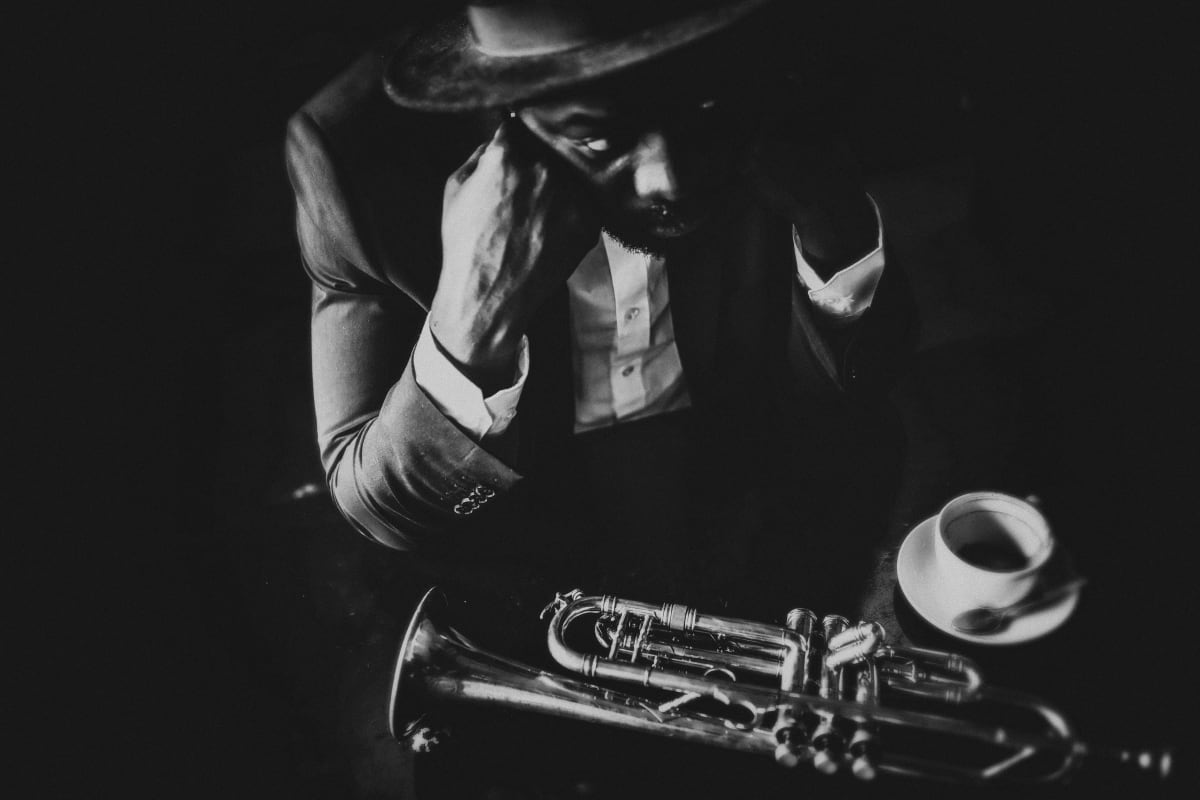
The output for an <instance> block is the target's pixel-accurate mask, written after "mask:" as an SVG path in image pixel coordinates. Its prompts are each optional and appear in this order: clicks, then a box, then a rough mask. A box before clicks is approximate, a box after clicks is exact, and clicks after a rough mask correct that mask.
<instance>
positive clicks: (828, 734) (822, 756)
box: [812, 720, 846, 775]
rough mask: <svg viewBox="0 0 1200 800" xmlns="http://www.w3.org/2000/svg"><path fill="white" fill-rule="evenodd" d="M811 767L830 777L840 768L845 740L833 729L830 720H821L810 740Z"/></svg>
mask: <svg viewBox="0 0 1200 800" xmlns="http://www.w3.org/2000/svg"><path fill="white" fill-rule="evenodd" d="M812 747H813V759H812V763H813V767H814V768H815V769H816V770H817V771H818V772H823V773H825V774H826V775H832V774H833V773H835V772H837V771H838V767H839V766H841V763H842V756H843V755H844V753H845V749H846V740H845V739H844V738H843V737H842V735H841V734H840V733H838V732H837V730H835V729H834V727H833V721H832V720H822V721H821V724H820V726H819V727H818V728H817V731H816V733H814V734H813V738H812Z"/></svg>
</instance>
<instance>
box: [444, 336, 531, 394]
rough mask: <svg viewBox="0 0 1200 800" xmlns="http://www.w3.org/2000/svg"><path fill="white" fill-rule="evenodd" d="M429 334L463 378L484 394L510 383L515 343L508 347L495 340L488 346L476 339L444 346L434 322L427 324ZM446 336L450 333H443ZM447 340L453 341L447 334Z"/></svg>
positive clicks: (445, 343)
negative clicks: (470, 341) (494, 342)
mask: <svg viewBox="0 0 1200 800" xmlns="http://www.w3.org/2000/svg"><path fill="white" fill-rule="evenodd" d="M430 333H431V334H432V335H431V338H432V339H433V343H434V345H435V346H436V347H437V349H438V352H440V353H441V354H442V355H443V356H444V357H445V358H446V360H447V361H449V362H450V363H451V364H453V365H454V367H455V368H456V369H457V370H458V371H459V372H461V373H462V374H463V376H464V377H466V378H467V380H469V381H471V383H473V384H475V385H476V386H477V387H479V389H480V391H481V392H483V394H485V395H491V394H494V393H495V392H498V391H500V390H501V389H504V388H506V387H508V386H509V385H511V384H512V382H513V377H514V375H515V374H516V366H517V352H518V347H519V338H518V343H516V344H513V345H512V346H511V347H510V346H506V345H504V344H503V343H496V344H494V345H492V346H490V347H485V346H482V345H481V344H479V343H474V344H461V343H460V344H458V345H457V346H447V344H448V343H447V342H444V341H443V334H442V333H440V332H439V331H438V329H437V326H436V323H431V324H430ZM447 338H450V337H447ZM451 341H456V340H455V339H453V338H451Z"/></svg>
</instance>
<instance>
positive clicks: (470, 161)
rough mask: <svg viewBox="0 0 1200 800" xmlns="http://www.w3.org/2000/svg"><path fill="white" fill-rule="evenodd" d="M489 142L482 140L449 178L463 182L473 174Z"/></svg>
mask: <svg viewBox="0 0 1200 800" xmlns="http://www.w3.org/2000/svg"><path fill="white" fill-rule="evenodd" d="M488 144H489V142H484V143H483V144H481V145H479V147H476V148H475V151H474V152H473V153H471V155H470V156H469V157H468V158H467V160H466V161H465V162H463V165H462V166H461V167H459V168H458V169H457V170H455V171H454V174H453V175H451V176H450V177H451V179H453V180H454V181H456V182H457V183H459V184H462V183H465V182H466V180H467V178H470V177H471V176H472V175H473V174H475V169H476V168H477V167H478V166H479V159H480V158H482V157H483V153H484V151H485V150H487V148H488Z"/></svg>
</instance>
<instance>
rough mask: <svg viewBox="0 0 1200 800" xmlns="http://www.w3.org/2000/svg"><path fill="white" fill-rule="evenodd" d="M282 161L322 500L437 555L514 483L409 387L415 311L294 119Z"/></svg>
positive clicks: (329, 160)
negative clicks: (305, 326)
mask: <svg viewBox="0 0 1200 800" xmlns="http://www.w3.org/2000/svg"><path fill="white" fill-rule="evenodd" d="M286 153H287V162H288V169H289V176H290V178H291V181H292V186H293V188H294V190H295V194H296V209H297V210H296V226H297V234H298V238H299V243H300V249H301V255H302V258H303V263H304V267H305V270H306V271H307V273H308V275H309V278H310V279H311V281H312V373H313V393H314V400H315V407H316V418H317V429H318V430H317V435H318V442H319V445H320V451H321V460H322V464H323V466H324V468H325V473H326V477H327V480H328V483H329V488H330V492H331V494H332V497H333V500H334V502H335V503H336V505H337V507H338V509H339V510H340V511H341V512H342V514H343V515H344V516H345V517H346V519H348V520H349V521H350V523H351V524H352V525H353V526H354V527H355V528H356V529H357V530H358V531H360V532H361V533H363V534H364V535H366V536H368V537H370V538H372V539H375V540H377V541H379V542H381V543H383V544H385V545H389V546H391V547H394V548H397V549H402V550H410V549H417V548H423V547H425V546H426V545H430V544H433V543H435V542H436V544H438V545H441V546H444V545H446V544H447V542H446V538H447V537H453V536H454V534H455V532H456V531H459V530H463V529H466V528H468V527H472V526H474V525H477V524H478V523H479V521H480V520H485V519H486V518H487V517H488V513H487V509H485V506H487V505H488V503H489V502H492V501H493V500H495V499H496V498H499V497H502V496H503V495H504V494H505V493H507V492H508V491H510V490H511V489H512V488H513V487H514V486H515V485H516V484H517V483H518V482H519V481H520V478H521V476H520V475H518V474H517V473H516V472H515V471H514V470H513V469H512V468H510V467H509V466H508V465H506V464H505V463H504V462H503V461H502V460H501V459H500V458H498V457H497V456H495V455H493V454H492V453H490V452H489V451H488V450H486V449H484V448H483V447H482V446H481V445H480V444H478V443H476V442H475V441H474V440H473V439H472V438H471V437H469V436H468V435H467V434H466V433H465V432H464V431H462V430H460V429H459V428H458V427H457V426H456V425H455V424H454V423H453V422H451V421H450V420H449V419H447V418H446V417H445V416H444V415H443V414H442V413H441V412H440V411H439V410H438V409H437V408H436V407H435V406H434V405H433V403H432V402H431V401H430V400H429V398H428V397H427V396H426V395H425V393H424V392H423V391H422V390H421V388H420V387H419V386H418V385H417V383H416V382H415V380H414V378H413V369H412V363H411V354H412V348H413V345H414V344H415V342H416V340H417V336H418V334H419V332H420V329H421V325H422V323H423V321H424V318H425V309H424V308H423V307H422V303H421V302H419V300H417V299H414V296H415V294H416V293H414V292H412V291H408V288H409V287H407V286H403V285H397V280H396V279H395V277H394V275H393V273H394V270H389V271H386V272H385V270H384V269H383V267H382V266H381V265H380V264H377V263H373V259H372V258H371V255H370V249H369V243H370V242H371V241H373V240H374V239H375V238H376V237H375V236H374V235H373V234H372V232H371V231H370V230H368V228H369V225H368V222H369V220H370V217H369V215H356V213H355V212H356V211H357V209H356V208H355V207H354V206H353V204H352V203H351V202H349V201H348V198H351V197H353V196H354V187H352V186H351V185H349V184H350V183H351V182H352V179H351V178H350V177H349V176H348V174H347V172H348V171H347V170H345V169H343V168H341V166H340V164H339V163H338V159H337V158H335V154H334V147H333V146H332V145H331V144H330V142H329V140H328V139H327V137H326V136H325V134H324V132H323V131H322V129H321V127H320V126H318V124H317V123H316V122H315V121H314V119H313V118H312V117H311V116H310V115H308V114H306V113H305V112H303V111H302V112H300V113H298V114H297V115H296V116H295V117H293V119H292V120H291V122H290V124H289V129H288V141H287V148H286ZM396 223H397V224H403V220H397V221H396ZM414 257H416V256H415V255H414ZM424 266H425V268H427V269H428V268H429V265H424ZM415 267H416V265H414V269H415ZM434 271H436V267H435V268H434ZM476 512H482V513H478V514H477V513H476Z"/></svg>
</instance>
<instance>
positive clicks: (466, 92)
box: [384, 0, 772, 111]
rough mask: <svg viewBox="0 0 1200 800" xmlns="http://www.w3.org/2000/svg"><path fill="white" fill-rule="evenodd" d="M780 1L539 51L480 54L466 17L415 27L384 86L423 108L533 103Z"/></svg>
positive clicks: (758, 1) (762, 0)
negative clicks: (545, 52) (564, 47)
mask: <svg viewBox="0 0 1200 800" xmlns="http://www.w3.org/2000/svg"><path fill="white" fill-rule="evenodd" d="M770 2H772V0H741V2H737V3H732V4H728V5H722V6H718V7H716V8H711V9H707V10H704V11H699V12H696V13H694V14H691V15H689V16H685V17H682V18H680V19H676V20H672V21H670V22H668V23H662V24H659V25H655V26H653V27H650V28H646V29H644V30H641V31H638V32H636V33H632V34H629V35H627V36H625V37H623V38H620V39H613V40H611V41H601V42H595V43H592V44H587V45H582V46H579V47H573V48H571V49H569V50H562V51H559V52H555V53H547V54H543V55H535V56H512V57H505V56H493V55H488V54H487V53H484V52H482V51H480V50H479V49H478V48H477V47H476V46H475V41H474V38H473V36H472V34H471V30H470V27H469V25H468V23H467V21H466V19H465V17H462V16H459V17H455V18H451V19H446V20H442V21H439V22H436V23H432V24H431V25H429V26H428V27H427V28H424V29H422V30H419V31H414V32H413V34H412V35H411V36H409V37H407V38H406V39H405V40H404V41H403V42H402V43H401V44H400V45H399V47H398V48H397V49H396V51H395V52H394V53H393V54H392V56H391V58H390V60H389V62H388V64H387V67H386V69H385V70H384V88H385V89H386V91H387V94H388V96H389V97H390V98H391V99H392V100H393V101H395V102H396V103H398V104H400V105H402V106H405V107H407V108H413V109H418V110H421V111H469V110H473V109H479V108H496V107H499V106H506V105H513V104H516V103H520V102H523V101H527V100H531V99H534V98H536V97H539V96H541V95H545V94H547V93H549V92H553V91H555V90H558V89H562V88H565V87H567V86H571V85H573V84H578V83H582V82H584V81H588V80H593V79H595V78H600V77H604V76H606V75H611V74H613V73H616V72H619V71H621V70H624V69H628V68H629V67H632V66H634V65H636V64H640V63H642V62H644V61H648V60H650V59H652V58H655V57H657V56H661V55H664V54H666V53H669V52H671V51H673V50H678V49H679V48H681V47H683V46H685V45H688V44H690V43H692V42H695V41H697V40H699V39H703V38H705V37H706V36H710V35H712V34H714V33H717V32H718V31H721V30H723V29H725V28H727V27H729V26H730V25H732V24H733V23H735V22H737V21H738V20H740V19H742V18H743V17H745V16H747V15H748V14H750V13H751V12H752V11H754V10H756V9H758V8H760V7H762V6H764V5H767V4H768V3H770Z"/></svg>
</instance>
